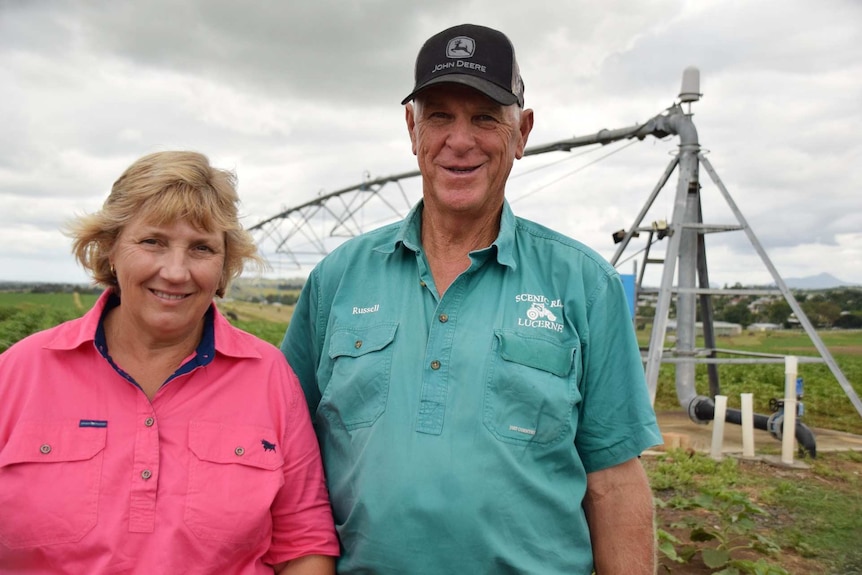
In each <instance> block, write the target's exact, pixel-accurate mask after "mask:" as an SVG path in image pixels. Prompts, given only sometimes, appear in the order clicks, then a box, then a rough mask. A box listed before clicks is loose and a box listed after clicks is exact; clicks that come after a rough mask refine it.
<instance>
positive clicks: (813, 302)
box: [802, 296, 841, 327]
mask: <svg viewBox="0 0 862 575" xmlns="http://www.w3.org/2000/svg"><path fill="white" fill-rule="evenodd" d="M802 311H804V312H805V315H806V316H807V317H808V319H809V321H811V323H812V324H814V325H815V326H816V327H830V326H831V325H832V324H834V323H835V320H837V319H838V318H839V317H841V308H840V307H839V306H838V304H836V303H833V302H831V301H826V298H824V297H822V296H817V297H813V298H808V300H806V301H805V302H804V303H803V304H802Z"/></svg>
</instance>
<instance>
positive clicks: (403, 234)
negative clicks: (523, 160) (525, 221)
mask: <svg viewBox="0 0 862 575" xmlns="http://www.w3.org/2000/svg"><path fill="white" fill-rule="evenodd" d="M424 205H425V204H424V200H419V201H418V202H417V203H416V205H415V206H413V208H412V209H411V210H410V213H408V214H407V216H406V217H405V218H404V219H403V220H402V221H401V224H400V226H399V228H398V233H397V234H395V237H394V238H393V239H391V240H387V241H386V242H385V243H383V244H381V245H379V246H377V248H375V249H376V250H377V251H379V252H383V253H390V254H391V253H392V252H394V251H395V250H396V249H397V248H398V247H399V246H404V247H405V248H407V249H409V250H411V251H413V252H417V253H418V252H419V251H420V250H421V249H422V236H421V229H422V209H423V207H424ZM516 226H517V221H516V219H515V214H514V213H513V212H512V208H511V207H510V206H509V202H508V201H507V200H503V213H502V214H501V216H500V232H499V233H498V234H497V239H496V240H494V243H492V244H491V246H492V247H494V248H496V249H495V250H494V251H495V253H496V257H497V262H498V263H499V264H500V265H504V266H508V267H510V268H512V269H517V267H518V264H517V262H516V261H515V257H514V251H515V228H516ZM478 251H482V250H478Z"/></svg>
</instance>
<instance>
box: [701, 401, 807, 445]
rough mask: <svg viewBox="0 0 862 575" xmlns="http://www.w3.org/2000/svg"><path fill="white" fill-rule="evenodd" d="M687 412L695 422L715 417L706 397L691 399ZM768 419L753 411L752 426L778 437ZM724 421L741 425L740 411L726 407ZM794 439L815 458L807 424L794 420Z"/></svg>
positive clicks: (713, 404) (711, 402)
mask: <svg viewBox="0 0 862 575" xmlns="http://www.w3.org/2000/svg"><path fill="white" fill-rule="evenodd" d="M688 414H689V417H690V418H691V419H692V421H694V422H695V423H706V422H708V421H712V420H713V419H715V403H714V402H713V401H712V399H710V398H708V397H703V396H698V397H696V398H694V400H692V403H691V405H690V406H689V410H688ZM769 419H770V416H769V415H763V414H760V413H755V414H754V427H755V428H757V429H762V430H763V431H769V432H770V433H772V435H773V437H776V438H778V439H780V438H781V436H780V435H777V436H776V434H775V432H773V430H771V429H770V428H769ZM724 421H726V422H727V423H735V424H737V425H742V412H741V411H740V410H738V409H730V408H728V409H727V412H726V413H725V416H724ZM796 441H798V442H799V445H800V446H801V447H802V448H803V449H804V450H805V451H806V452H808V455H810V456H811V459H816V458H817V443H816V441H815V439H814V432H812V431H811V429H810V428H809V427H808V426H807V425H805V424H804V423H800V422H799V421H797V422H796Z"/></svg>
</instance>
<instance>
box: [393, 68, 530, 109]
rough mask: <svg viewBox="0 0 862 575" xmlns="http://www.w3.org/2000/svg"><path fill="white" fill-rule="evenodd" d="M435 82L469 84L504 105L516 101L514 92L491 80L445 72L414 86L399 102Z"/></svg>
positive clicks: (405, 101) (410, 97)
mask: <svg viewBox="0 0 862 575" xmlns="http://www.w3.org/2000/svg"><path fill="white" fill-rule="evenodd" d="M436 84H460V85H462V86H469V87H470V88H473V89H474V90H478V91H479V92H482V93H483V94H485V95H486V96H488V97H489V98H491V99H492V100H494V101H495V102H497V103H498V104H502V105H504V106H511V105H512V104H517V103H518V98H517V97H516V96H515V95H514V94H512V93H511V92H509V91H507V90H506V89H504V88H501V87H500V86H498V85H497V84H494V83H493V82H489V81H488V80H484V79H482V78H477V77H476V76H468V75H467V74H446V75H444V76H438V77H437V78H432V79H430V80H428V81H427V82H425V83H424V84H421V85H419V86H416V89H414V90H413V91H412V92H410V95H408V96H407V97H406V98H404V99H403V100H401V104H402V105H404V104H406V103H407V102H409V101H410V100H413V99H414V98H415V97H416V95H417V94H419V92H421V91H422V90H424V89H426V88H428V87H430V86H434V85H436Z"/></svg>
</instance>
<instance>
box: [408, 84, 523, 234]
mask: <svg viewBox="0 0 862 575" xmlns="http://www.w3.org/2000/svg"><path fill="white" fill-rule="evenodd" d="M406 114H407V128H408V130H409V132H410V140H411V142H412V144H413V153H414V154H415V155H416V157H417V159H418V161H419V170H420V171H421V172H422V183H423V196H424V199H425V206H426V209H432V210H436V211H438V212H440V213H450V214H457V215H462V216H468V217H469V216H481V215H487V214H491V213H495V212H496V211H498V210H499V209H500V207H501V206H502V204H503V195H504V192H505V189H506V180H507V178H508V177H509V172H510V171H511V169H512V164H513V163H514V161H515V159H520V158H521V157H522V156H523V154H524V147H525V146H526V144H527V136H528V135H529V133H530V129H531V128H532V127H533V112H532V110H523V111H522V110H520V109H519V108H518V107H517V106H502V105H500V104H498V103H497V102H495V101H493V100H491V99H490V98H488V97H487V96H485V95H484V94H482V93H480V92H478V91H476V90H474V89H472V88H468V87H466V86H460V85H457V84H440V85H437V86H432V87H430V88H428V89H426V90H424V91H423V92H422V93H421V94H420V95H419V96H418V97H417V98H416V101H415V103H414V104H413V105H410V104H408V105H407V110H406Z"/></svg>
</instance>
